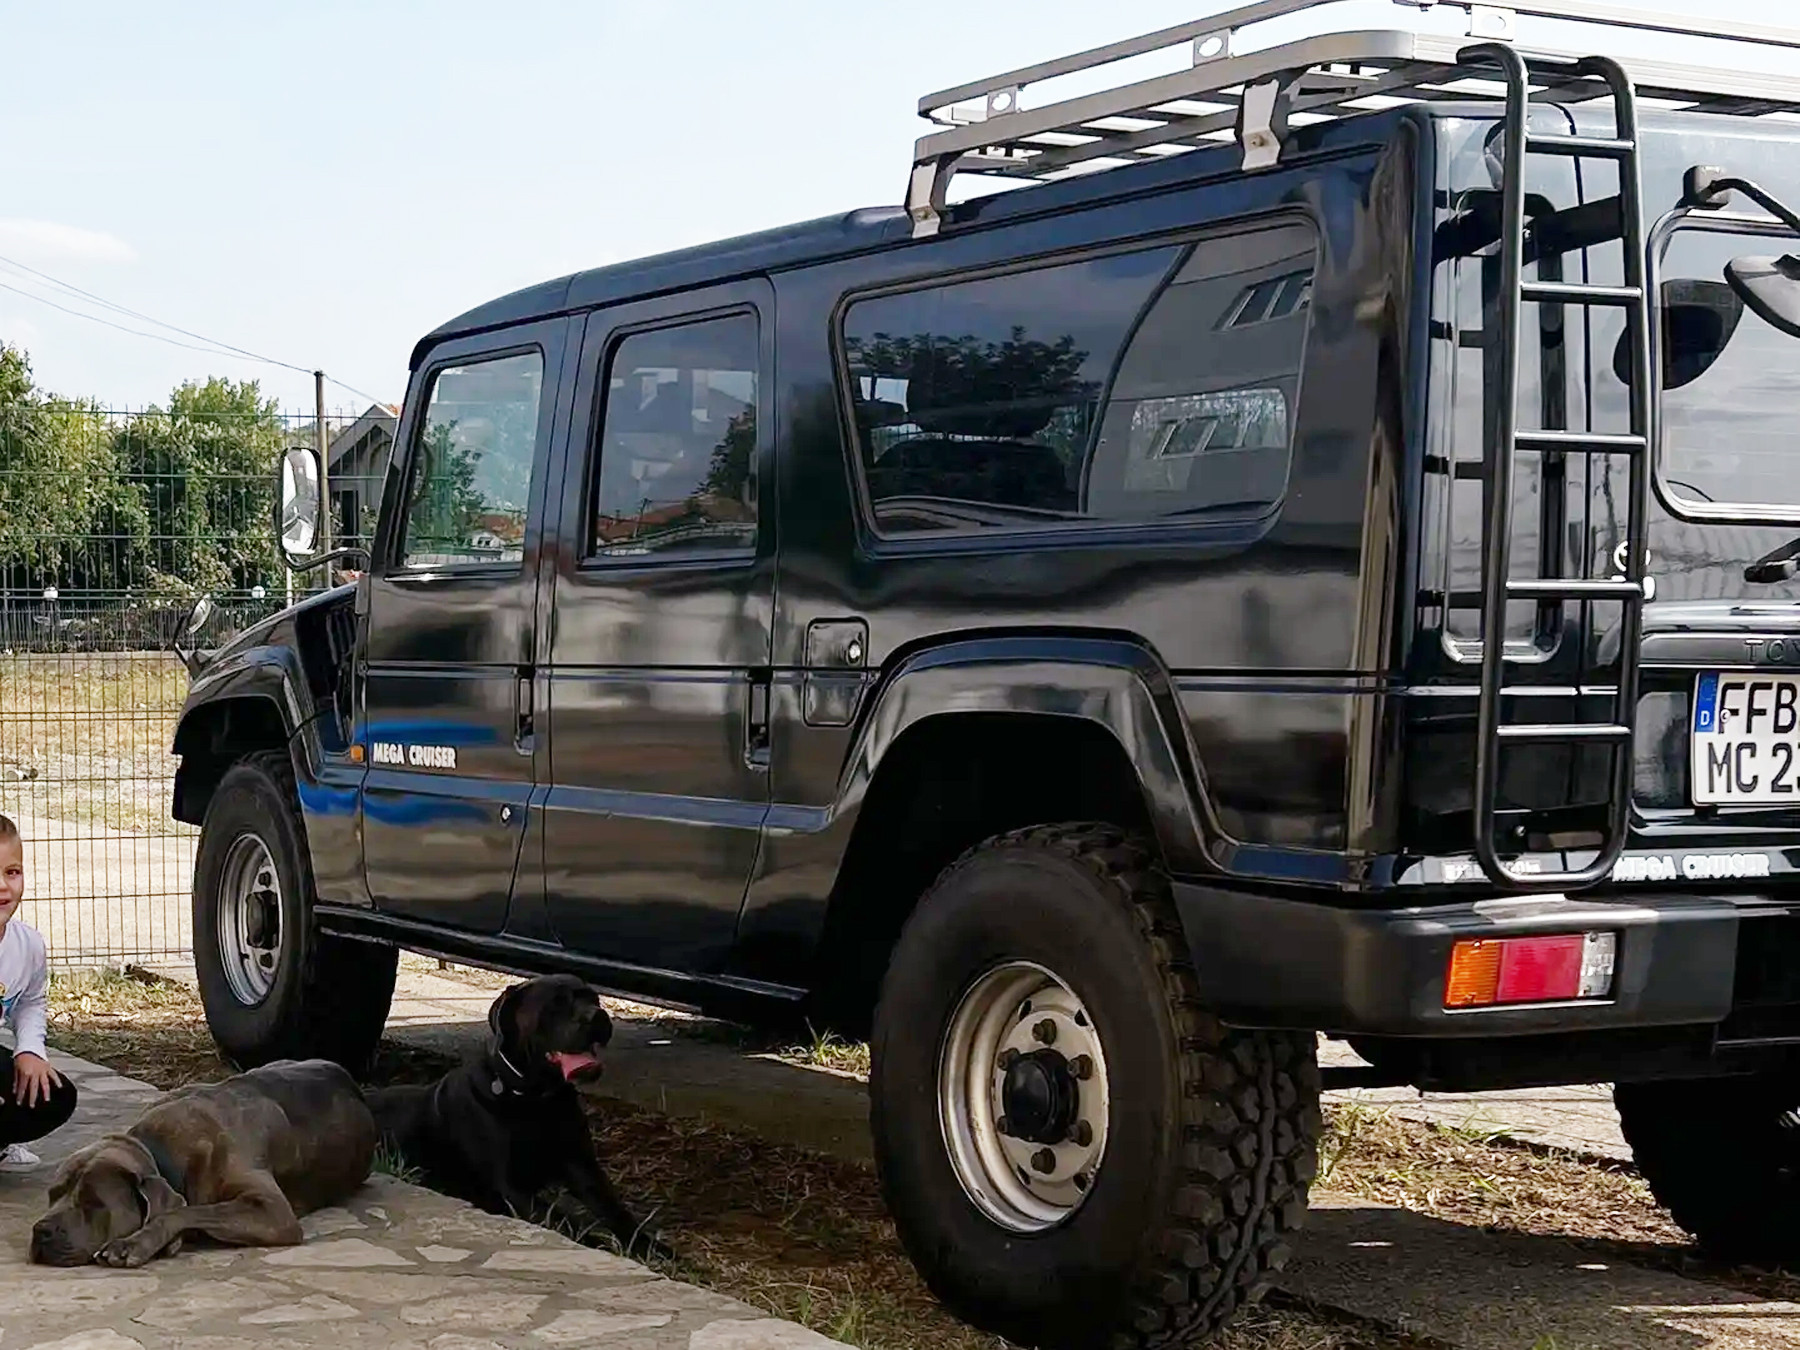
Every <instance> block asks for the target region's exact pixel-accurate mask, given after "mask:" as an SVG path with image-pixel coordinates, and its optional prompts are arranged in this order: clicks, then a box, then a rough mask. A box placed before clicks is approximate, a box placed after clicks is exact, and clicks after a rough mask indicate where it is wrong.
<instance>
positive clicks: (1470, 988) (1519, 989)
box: [1444, 933, 1619, 1008]
mask: <svg viewBox="0 0 1800 1350" xmlns="http://www.w3.org/2000/svg"><path fill="white" fill-rule="evenodd" d="M1618 945H1619V935H1618V934H1617V933H1557V934H1555V935H1551V936H1544V937H1514V938H1464V939H1463V940H1462V941H1460V942H1458V943H1457V944H1456V945H1455V946H1454V947H1452V948H1451V949H1450V965H1449V969H1448V970H1447V971H1446V972H1445V977H1444V1006H1445V1007H1446V1008H1484V1007H1490V1006H1493V1005H1496V1004H1502V1003H1563V1002H1568V1001H1570V1000H1573V999H1583V998H1604V997H1605V996H1606V995H1607V994H1609V993H1611V992H1612V981H1613V961H1614V958H1615V957H1616V956H1617V954H1618Z"/></svg>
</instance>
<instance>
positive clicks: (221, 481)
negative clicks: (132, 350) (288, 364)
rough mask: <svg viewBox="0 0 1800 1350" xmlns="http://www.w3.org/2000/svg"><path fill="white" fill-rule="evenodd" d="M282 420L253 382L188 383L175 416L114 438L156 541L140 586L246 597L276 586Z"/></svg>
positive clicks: (161, 413) (139, 418)
mask: <svg viewBox="0 0 1800 1350" xmlns="http://www.w3.org/2000/svg"><path fill="white" fill-rule="evenodd" d="M281 444H282V437H281V419H280V417H279V415H278V413H277V411H276V404H275V401H274V400H273V399H265V398H263V396H262V390H261V388H260V386H259V385H258V384H257V382H256V381H254V380H246V381H242V382H239V381H235V380H227V379H221V378H219V377H216V376H215V377H213V378H211V379H208V380H205V381H193V380H190V381H188V382H186V383H184V384H183V385H182V386H181V387H180V388H178V389H176V390H175V391H173V392H172V393H171V394H170V396H169V406H168V408H167V409H166V410H165V409H161V408H155V407H152V408H150V409H148V410H146V411H145V412H142V413H139V414H137V415H135V416H133V417H132V418H131V419H130V420H129V421H128V422H126V423H125V425H124V426H123V427H121V428H120V429H119V430H118V433H117V435H116V437H115V446H116V451H115V453H116V457H117V463H118V466H119V470H120V472H121V474H122V475H123V479H124V482H125V483H126V484H127V485H128V486H129V487H130V488H131V489H133V491H135V492H136V493H137V494H138V496H139V497H140V499H141V500H142V502H143V504H144V508H145V510H146V512H147V514H148V517H149V519H151V520H153V521H154V522H155V526H156V528H155V533H154V537H153V539H152V540H151V547H150V548H149V550H148V551H147V556H146V557H144V559H143V560H142V565H141V567H140V569H139V576H138V584H140V585H143V586H146V587H148V588H149V589H151V590H154V591H161V592H178V593H191V592H194V591H245V590H248V589H250V588H251V587H253V586H269V587H272V586H274V585H275V584H276V583H277V582H278V579H279V578H278V575H277V573H278V570H279V567H280V563H279V561H278V559H277V556H276V550H275V528H274V512H275V500H274V490H275V487H274V469H275V464H276V462H277V461H278V459H279V457H280V453H281Z"/></svg>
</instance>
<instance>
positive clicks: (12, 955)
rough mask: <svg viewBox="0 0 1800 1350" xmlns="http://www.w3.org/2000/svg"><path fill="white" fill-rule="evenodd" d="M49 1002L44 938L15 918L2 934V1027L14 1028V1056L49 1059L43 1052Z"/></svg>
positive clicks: (0, 985) (0, 1001)
mask: <svg viewBox="0 0 1800 1350" xmlns="http://www.w3.org/2000/svg"><path fill="white" fill-rule="evenodd" d="M49 1002H50V963H49V960H48V958H47V957H46V955H45V951H44V936H43V934H42V933H40V932H38V930H37V929H35V928H33V927H32V926H31V925H30V924H28V923H25V922H23V921H21V920H19V919H17V918H15V919H13V920H12V921H11V922H10V923H8V924H7V925H6V931H5V932H4V933H0V1024H3V1025H6V1026H10V1027H11V1028H12V1029H13V1035H14V1037H15V1038H16V1044H15V1046H14V1053H16V1054H29V1055H37V1056H38V1057H40V1058H42V1059H48V1058H49V1057H50V1056H49V1055H48V1054H46V1053H45V1050H44V1032H45V1027H46V1022H47V1020H48V1019H47V1013H48V1011H49Z"/></svg>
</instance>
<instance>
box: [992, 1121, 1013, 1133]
mask: <svg viewBox="0 0 1800 1350" xmlns="http://www.w3.org/2000/svg"><path fill="white" fill-rule="evenodd" d="M994 1128H995V1129H996V1130H998V1131H999V1132H1000V1133H1001V1134H1004V1135H1006V1136H1007V1137H1008V1138H1010V1137H1011V1136H1012V1122H1011V1121H1010V1120H1008V1119H1007V1118H1006V1117H1005V1116H1001V1117H1000V1119H998V1120H996V1121H995V1122H994Z"/></svg>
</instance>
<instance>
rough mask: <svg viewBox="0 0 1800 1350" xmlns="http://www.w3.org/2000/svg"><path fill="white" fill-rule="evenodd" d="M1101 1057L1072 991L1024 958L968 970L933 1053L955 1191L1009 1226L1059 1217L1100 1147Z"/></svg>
mask: <svg viewBox="0 0 1800 1350" xmlns="http://www.w3.org/2000/svg"><path fill="white" fill-rule="evenodd" d="M1109 1111H1110V1103H1109V1100H1108V1089H1107V1078H1106V1058H1105V1056H1104V1055H1103V1054H1102V1053H1101V1046H1100V1037H1099V1034H1098V1032H1097V1031H1096V1030H1095V1028H1094V1025H1093V1022H1092V1021H1091V1019H1090V1018H1089V1017H1088V1014H1087V1009H1086V1008H1085V1007H1084V1006H1083V1004H1082V1002H1081V1000H1080V999H1079V998H1078V997H1077V996H1076V994H1075V993H1074V992H1073V991H1072V990H1071V989H1070V988H1069V986H1068V985H1066V984H1065V983H1063V981H1062V980H1061V979H1059V978H1058V977H1057V976H1056V975H1054V974H1052V973H1051V972H1050V971H1048V970H1046V969H1044V968H1043V967H1042V966H1039V965H1035V964H1032V963H1029V962H1024V961H1013V962H1008V963H1006V964H1004V965H1001V966H998V967H995V968H994V969H992V970H990V971H988V972H987V973H986V974H984V975H982V976H980V977H979V978H978V979H977V980H976V981H975V982H974V984H973V985H971V986H970V988H969V990H968V992H967V993H965V994H964V995H963V998H962V1001H961V1002H960V1003H959V1004H958V1005H957V1008H956V1011H955V1012H954V1013H953V1014H952V1015H951V1018H950V1021H949V1024H948V1025H947V1026H946V1028H945V1031H944V1039H943V1041H942V1043H941V1044H940V1046H939V1053H938V1121H939V1124H940V1126H941V1127H942V1130H943V1135H944V1146H945V1149H946V1151H947V1152H948V1154H949V1157H950V1163H951V1167H952V1169H953V1170H954V1172H955V1173H956V1178H957V1180H958V1181H959V1182H960V1183H961V1185H962V1188H963V1190H964V1192H965V1193H966V1194H967V1195H968V1197H969V1198H970V1200H972V1201H973V1202H974V1203H975V1205H976V1206H977V1207H978V1208H980V1209H981V1210H982V1212H983V1213H985V1214H986V1215H987V1216H988V1217H989V1218H990V1219H992V1220H994V1222H996V1223H998V1224H1000V1225H1001V1226H1002V1227H1004V1228H1007V1229H1010V1230H1012V1231H1014V1232H1019V1233H1038V1232H1043V1231H1045V1230H1047V1229H1050V1228H1054V1227H1056V1226H1057V1225H1058V1224H1060V1223H1063V1222H1064V1221H1065V1220H1067V1219H1068V1218H1069V1216H1070V1215H1071V1214H1073V1213H1074V1212H1075V1211H1076V1210H1077V1209H1079V1208H1080V1207H1081V1205H1082V1203H1083V1202H1084V1201H1085V1200H1086V1199H1087V1196H1088V1193H1089V1192H1090V1191H1091V1190H1092V1188H1093V1186H1094V1183H1095V1180H1096V1178H1097V1176H1098V1174H1099V1169H1100V1163H1101V1159H1102V1157H1103V1155H1104V1154H1105V1151H1106V1134H1107V1119H1108V1114H1109Z"/></svg>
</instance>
